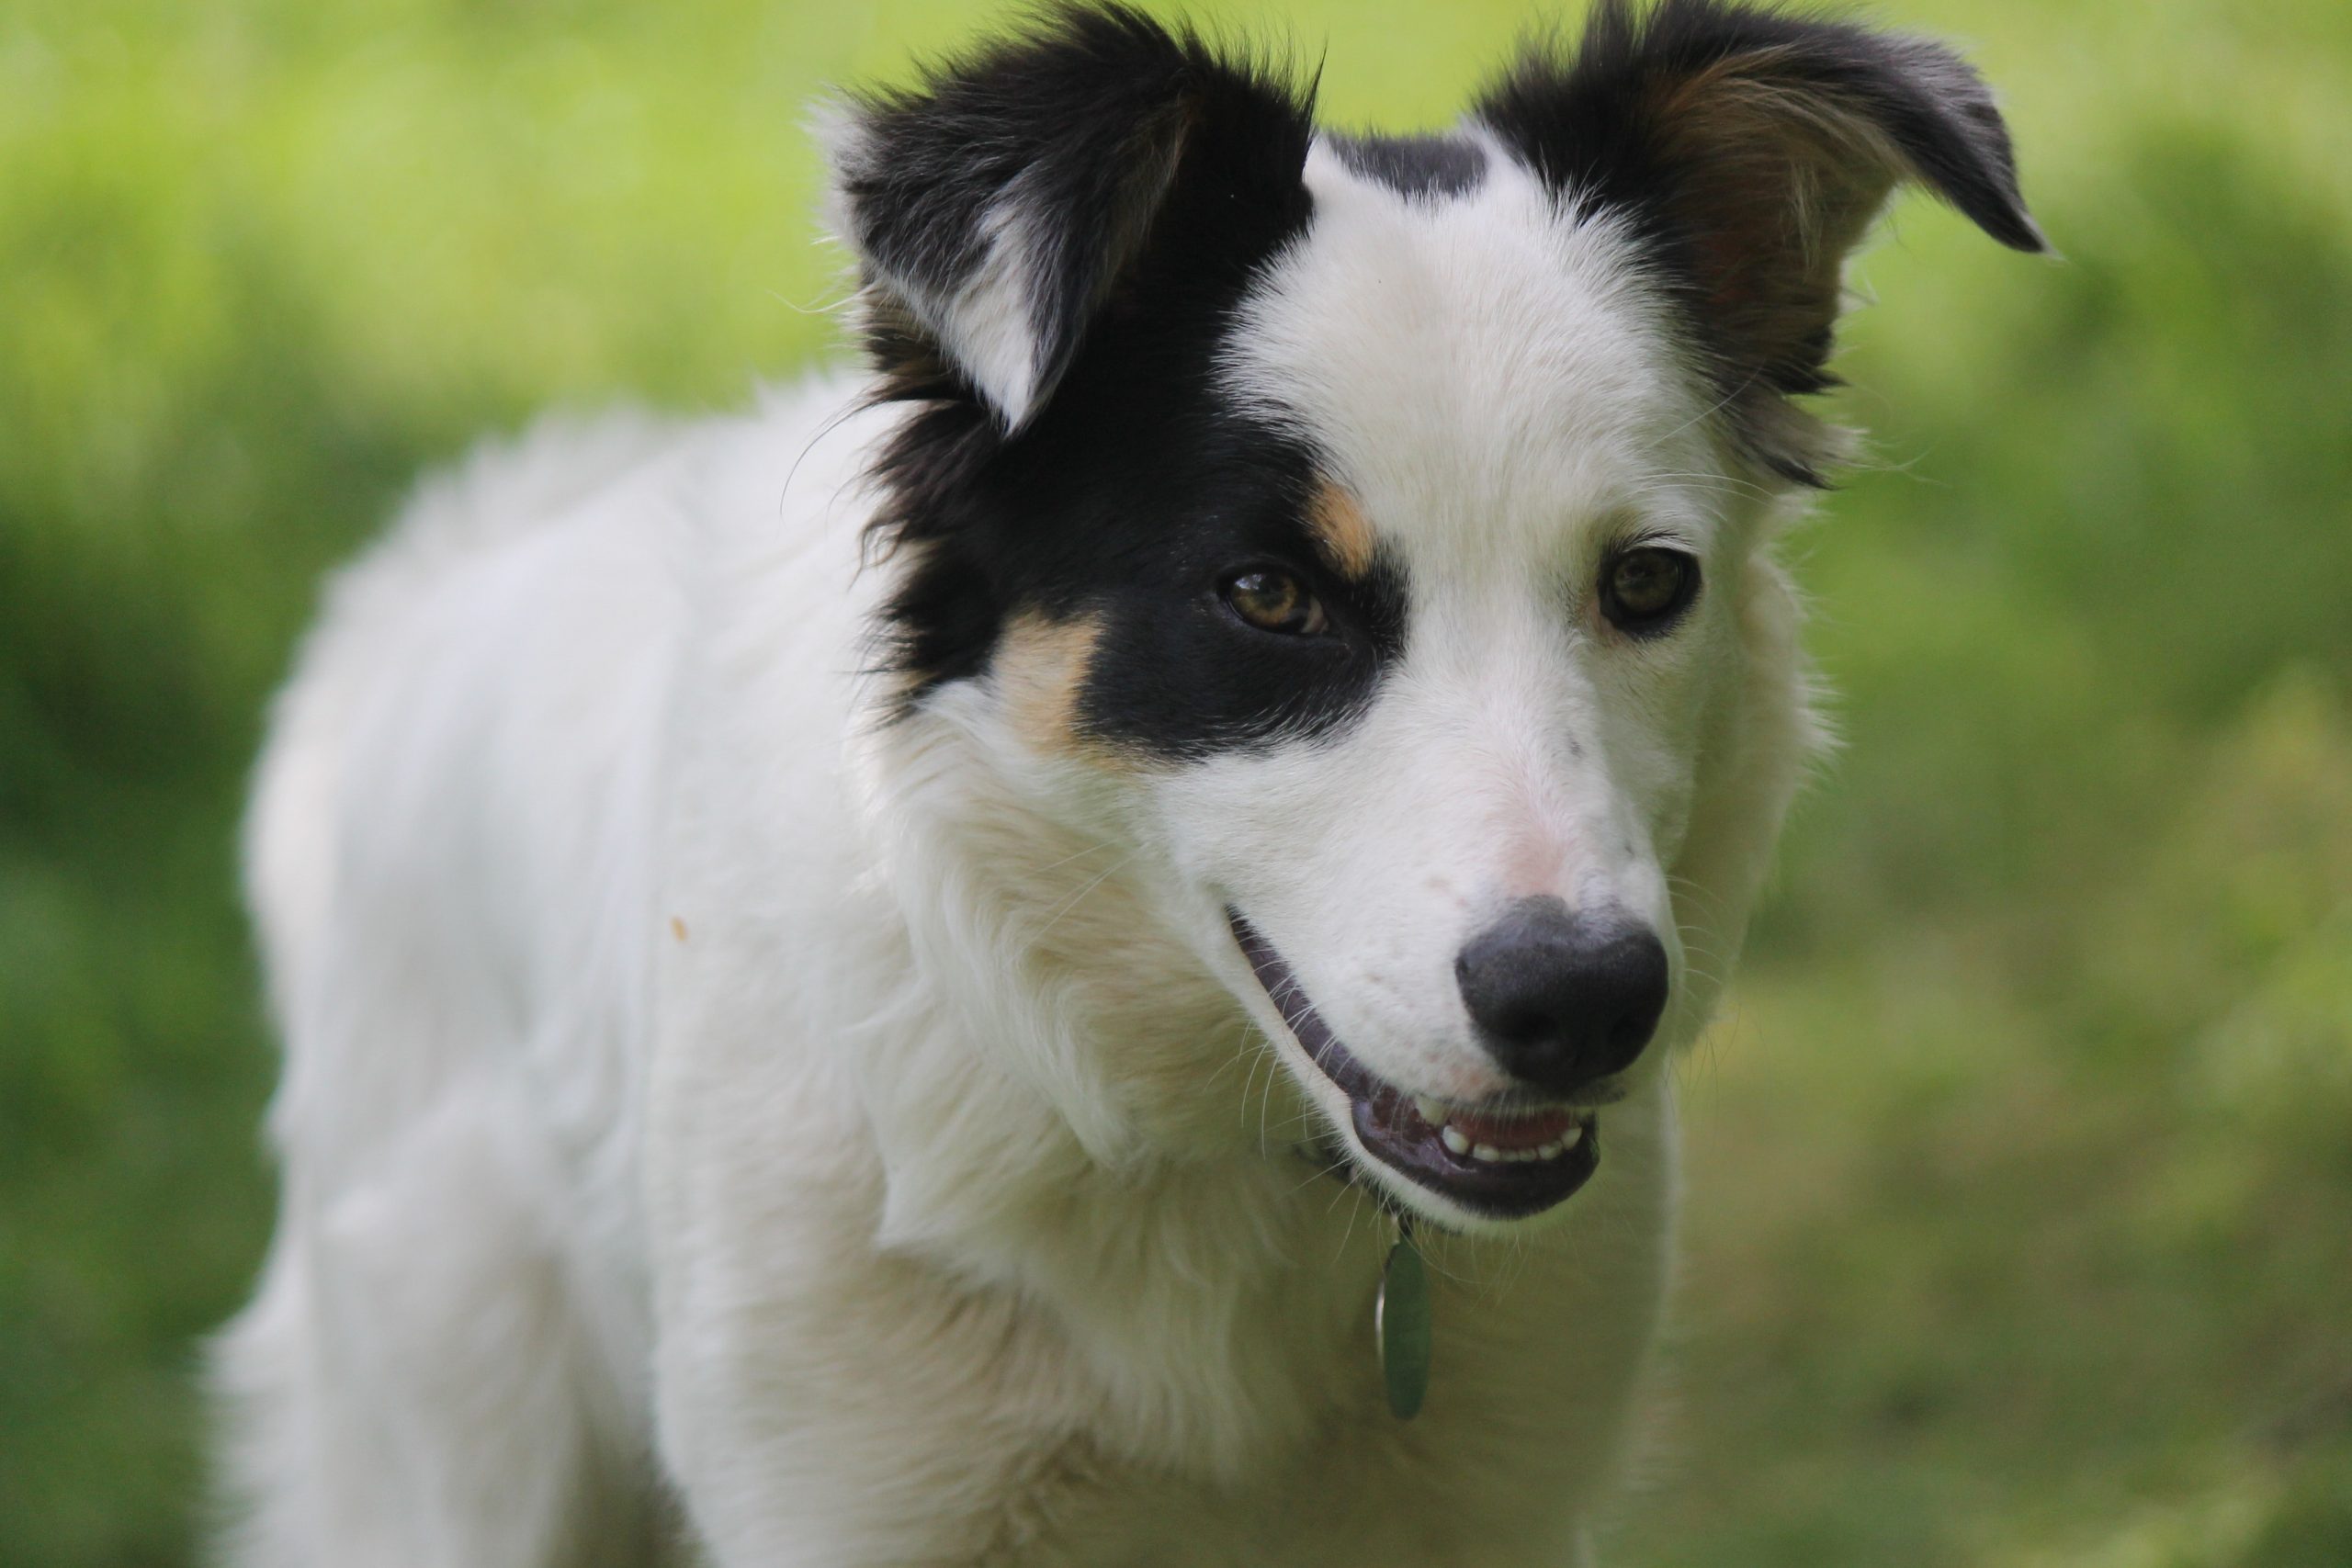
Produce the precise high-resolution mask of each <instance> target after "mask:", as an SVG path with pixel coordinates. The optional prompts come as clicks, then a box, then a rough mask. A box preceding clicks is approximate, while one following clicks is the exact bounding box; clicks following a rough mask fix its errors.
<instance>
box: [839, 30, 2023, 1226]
mask: <svg viewBox="0 0 2352 1568" xmlns="http://www.w3.org/2000/svg"><path fill="white" fill-rule="evenodd" d="M835 152H836V157H837V162H838V164H839V169H840V187H841V205H842V228H843V231H844V233H845V235H846V236H847V238H848V239H849V240H850V242H851V243H852V244H853V245H854V248H855V249H856V251H857V253H858V254H859V256H860V258H861V261H862V263H863V264H864V266H865V274H866V281H867V283H868V285H869V288H868V298H869V300H870V306H871V310H870V314H869V325H868V333H869V342H870V344H871V346H872V347H873V349H874V351H875V353H876V357H877V359H878V361H879V363H880V365H881V367H882V369H883V371H884V374H885V377H886V382H885V385H886V387H887V388H888V390H889V393H890V395H892V396H895V397H899V398H902V399H905V400H910V401H914V402H917V403H919V404H920V405H921V406H920V407H919V408H918V409H916V410H915V411H914V412H911V413H910V416H909V418H908V420H907V422H906V423H905V424H904V425H903V426H902V427H901V430H900V433H899V436H898V438H897V442H896V445H895V446H893V447H892V449H891V450H890V451H889V452H888V454H887V455H886V456H885V457H884V458H883V460H882V462H881V466H880V477H881V478H882V479H883V480H884V482H885V483H886V484H887V485H888V487H889V502H888V508H887V509H886V513H885V517H884V523H883V526H884V528H885V529H886V531H887V532H888V536H889V542H890V543H892V544H894V545H895V546H897V547H899V549H900V550H901V551H902V552H903V556H904V559H903V563H902V569H901V570H903V573H904V575H903V576H902V578H901V580H900V585H899V591H898V592H897V593H896V596H895V597H894V599H893V601H892V604H891V607H890V611H889V624H888V626H887V627H886V633H887V635H888V637H890V638H891V639H892V646H893V650H894V658H895V662H896V664H897V667H898V670H899V673H900V675H901V677H902V680H903V685H902V688H901V696H900V701H901V709H902V712H903V713H905V714H910V715H912V714H919V713H921V712H922V711H924V710H926V709H927V708H932V707H937V706H946V705H956V706H958V707H959V709H960V711H961V712H962V714H963V715H964V717H965V721H966V722H967V723H977V724H979V725H982V726H984V727H987V728H989V729H990V730H991V731H992V732H993V733H994V734H995V735H996V736H997V737H998V738H999V739H1001V740H1002V741H1004V742H1005V743H1006V744H1007V745H1009V746H1010V747H1011V748H1012V750H1014V751H1016V752H1018V753H1019V754H1020V755H1021V756H1023V757H1024V758H1026V759H1030V760H1032V761H1035V764H1036V766H1035V768H1024V769H1023V770H1022V773H1023V777H1024V778H1026V779H1028V780H1029V781H1030V783H1029V784H1028V785H1026V786H1024V787H1026V789H1027V792H1028V803H1029V804H1030V805H1031V806H1033V807H1035V809H1037V810H1039V811H1041V812H1044V813H1046V814H1048V815H1055V816H1058V817H1060V818H1064V819H1069V820H1072V821H1076V820H1077V819H1080V818H1083V819H1084V820H1085V824H1086V828H1085V830H1087V831H1091V832H1093V833H1095V834H1096V835H1098V836H1101V835H1110V836H1114V837H1115V838H1116V839H1118V840H1120V841H1122V842H1123V843H1125V844H1126V845H1128V846H1130V848H1131V852H1132V853H1133V854H1134V855H1136V856H1137V857H1141V858H1142V859H1144V860H1145V861H1147V862H1148V863H1149V864H1150V865H1151V866H1152V867H1153V869H1154V872H1155V876H1154V878H1153V883H1154V886H1155V889H1156V894H1157V897H1156V899H1155V901H1154V913H1155V918H1156V919H1159V920H1160V921H1162V922H1163V923H1165V924H1166V925H1167V926H1168V927H1169V928H1170V930H1171V931H1175V932H1176V933H1178V934H1179V936H1180V937H1181V938H1182V941H1183V942H1186V943H1187V944H1188V945H1189V946H1190V947H1191V949H1192V951H1193V953H1194V954H1195V955H1196V956H1197V958H1198V959H1199V961H1200V964H1202V965H1203V966H1204V967H1205V968H1206V969H1207V970H1208V971H1209V972H1210V973H1213V974H1215V975H1216V976H1219V977H1220V978H1221V979H1222V980H1223V982H1224V983H1225V985H1226V986H1227V987H1228V988H1229V989H1230V991H1231V992H1232V994H1233V995H1234V996H1235V997H1236V998H1238V999H1239V1000H1240V1001H1241V1002H1242V1004H1243V1005H1244V1006H1245V1007H1247V1008H1248V1009H1249V1010H1250V1012H1251V1013H1252V1014H1253V1016H1254V1017H1256V1018H1257V1020H1258V1021H1260V1022H1261V1025H1262V1026H1263V1027H1264V1029H1265V1030H1266V1032H1267V1033H1268V1035H1269V1036H1270V1037H1271V1038H1272V1040H1273V1041H1274V1042H1275V1045H1276V1049H1277V1051H1278V1052H1279V1053H1280V1054H1281V1055H1282V1056H1283V1060H1284V1062H1285V1063H1286V1065H1287V1066H1288V1067H1289V1068H1290V1070H1291V1074H1292V1077H1293V1078H1294V1080H1295V1083H1296V1084H1297V1086H1298V1087H1299V1089H1301V1091H1302V1092H1303V1094H1304V1096H1305V1098H1306V1100H1307V1101H1308V1102H1309V1103H1311V1104H1312V1105H1313V1106H1314V1107H1316V1109H1317V1111H1318V1112H1319V1116H1320V1134H1319V1136H1318V1137H1317V1140H1316V1141H1317V1142H1318V1143H1319V1144H1321V1145H1323V1146H1324V1147H1326V1148H1329V1149H1333V1150H1337V1151H1340V1152H1341V1153H1344V1154H1345V1155H1347V1156H1350V1157H1351V1158H1352V1159H1353V1160H1354V1161H1355V1162H1356V1164H1357V1166H1358V1168H1359V1169H1360V1170H1361V1171H1362V1172H1363V1175H1364V1176H1365V1177H1366V1178H1367V1179H1371V1180H1373V1181H1375V1182H1377V1183H1379V1184H1380V1185H1381V1186H1382V1187H1383V1188H1384V1189H1385V1190H1387V1191H1388V1192H1389V1193H1390V1194H1391V1195H1392V1196H1393V1198H1394V1199H1395V1200H1396V1201H1399V1202H1401V1203H1403V1204H1405V1205H1408V1206H1409V1207H1411V1208H1413V1209H1414V1210H1416V1211H1418V1212H1419V1213H1423V1214H1425V1215H1426V1216H1428V1217H1430V1218H1431V1219H1433V1220H1435V1221H1437V1222H1439V1223H1442V1224H1452V1225H1455V1226H1469V1227H1492V1226H1497V1225H1503V1224H1514V1223H1518V1222H1521V1221H1524V1220H1527V1219H1531V1218H1532V1217H1534V1216H1536V1215H1539V1214H1542V1213H1545V1212H1547V1211H1550V1210H1552V1209H1554V1208H1555V1206H1556V1205H1558V1204H1559V1203H1560V1202H1561V1201H1563V1200H1564V1199H1566V1197H1568V1196H1569V1195H1570V1194H1571V1193H1573V1192H1574V1191H1575V1190H1577V1187H1579V1186H1580V1185H1582V1183H1583V1182H1584V1181H1585V1180H1586V1179H1588V1178H1589V1177H1590V1175H1591V1174H1592V1172H1593V1170H1594V1168H1595V1167H1596V1163H1597V1161H1598V1160H1599V1158H1600V1148H1601V1144H1602V1140H1603V1133H1602V1122H1604V1121H1605V1116H1606V1110H1605V1108H1606V1107H1607V1106H1608V1105H1610V1104H1611V1103H1612V1102H1613V1101H1615V1100H1620V1099H1622V1098H1623V1097H1624V1096H1626V1095H1628V1094H1633V1093H1638V1092H1640V1091H1641V1090H1642V1089H1644V1088H1645V1086H1646V1085H1647V1084H1649V1083H1650V1082H1651V1081H1652V1080H1653V1079H1654V1077H1655V1076H1656V1074H1657V1070H1658V1064H1659V1062H1660V1061H1661V1059H1662V1058H1663V1057H1664V1056H1665V1055H1667V1052H1668V1047H1669V1046H1670V1045H1671V1044H1672V1043H1675V1042H1676V1041H1679V1040H1680V1039H1684V1038H1687V1037H1688V1036H1689V1034H1690V1033H1691V1032H1694V1031H1695V1029H1696V1028H1697V1027H1698V1025H1699V1023H1700V1022H1701V1021H1702V1016H1703V1012H1704V1007H1705V1003H1706V1001H1707V999H1708V998H1709V996H1710V995H1711V984H1702V983H1700V981H1701V980H1702V979H1704V978H1705V977H1706V976H1707V973H1708V972H1709V971H1713V970H1718V969H1719V968H1720V965H1721V964H1723V963H1724V962H1726V961H1727V959H1728V953H1727V952H1726V951H1724V949H1725V948H1727V947H1728V946H1729V945H1730V944H1731V943H1733V942H1736V938H1737V922H1738V920H1739V919H1740V918H1742V916H1743V915H1744V909H1745V905H1746V903H1747V897H1749V895H1750V894H1751V893H1752V890H1753V881H1754V877H1755V874H1756V868H1757V866H1758V864H1759V863H1760V857H1761V852H1762V849H1763V846H1764V843H1765V842H1766V841H1768V840H1769V839H1770V834H1771V831H1772V829H1773V828H1774V827H1775V826H1776V824H1777V819H1778V817H1779V814H1780V810H1781V806H1782V804H1784V802H1785V799H1786V795H1787V790H1788V786H1789V784H1790V782H1791V780H1792V776H1793V771H1794V768H1795V766H1796V763H1797V761H1798V757H1799V754H1800V753H1801V751H1802V749H1803V747H1802V736H1801V735H1799V734H1797V733H1795V731H1796V729H1797V728H1800V727H1801V724H1802V701H1801V698H1800V696H1799V695H1798V694H1797V687H1798V679H1799V678H1798V673H1797V669H1796V666H1795V663H1794V658H1793V653H1792V649H1790V647H1789V646H1788V642H1787V637H1786V632H1787V622H1788V618H1789V617H1788V613H1787V605H1786V601H1785V591H1784V590H1783V588H1782V586H1781V581H1780V579H1779V577H1778V575H1777V573H1776V572H1775V571H1774V570H1772V568H1771V567H1770V562H1769V560H1768V559H1766V558H1764V557H1763V556H1762V555H1761V554H1760V553H1759V552H1760V547H1761V544H1762V541H1763V536H1764V535H1765V533H1766V528H1767V524H1768V522H1769V519H1770V515H1771V513H1772V512H1773V510H1774V502H1775V501H1776V499H1777V498H1778V497H1779V496H1780V495H1781V494H1782V493H1783V492H1786V491H1790V490H1792V489H1793V488H1794V487H1796V486H1798V485H1801V484H1802V483H1804V482H1805V481H1807V480H1809V479H1812V478H1813V476H1814V475H1815V473H1816V472H1817V471H1818V468H1819V467H1820V466H1821V465H1822V464H1823V463H1824V462H1825V461H1826V459H1827V457H1828V456H1829V454H1828V451H1827V443H1828V436H1827V433H1826V432H1825V431H1823V430H1822V429H1821V427H1819V426H1817V425H1815V424H1814V423H1812V422H1811V421H1810V420H1809V419H1807V418H1806V417H1805V416H1804V414H1803V413H1801V412H1798V411H1797V410H1796V409H1795V408H1794V407H1793V405H1792V403H1791V402H1790V398H1791V396H1792V395H1793V394H1798V393H1803V392H1805V391H1810V390H1815V389H1818V388H1819V387H1820V386H1822V385H1823V384H1825V380H1826V377H1825V374H1824V369H1823V367H1824V364H1825V362H1826V356H1827V354H1828V350H1829V344H1830V335H1831V329H1832V326H1833V324H1834V320H1835V314H1836V309H1837V294H1838V274H1839V267H1840V265H1841V263H1842V260H1843V257H1844V254H1845V253H1846V251H1847V250H1848V249H1849V247H1850V246H1851V245H1852V244H1853V243H1854V242H1855V241H1856V240H1857V239H1858V238H1859V236H1860V233H1861V232H1862V231H1863V229H1864V227H1865V226H1866V225H1867V223H1868V221H1869V220H1870V219H1871V216H1872V215H1873V214H1874V213H1875V212H1876V211H1877V209H1879V207H1880V206H1881V205H1883V201H1884V200H1885V198H1886V196H1887V194H1888V192H1889V191H1890V189H1891V188H1892V187H1893V186H1894V184H1895V183H1896V182H1897V181H1898V180H1899V179H1901V178H1903V177H1905V176H1916V177H1918V178H1920V179H1922V180H1924V181H1926V182H1928V183H1929V184H1930V185H1932V186H1934V188H1936V189H1937V190H1938V191H1939V193H1941V194H1942V195H1944V196H1945V197H1948V198H1949V199H1951V200H1952V201H1953V202H1954V203H1955V204H1956V205H1959V206H1960V207H1961V208H1962V209H1963V210H1965V211H1967V212H1968V213H1969V214H1970V215H1971V216H1972V217H1974V218H1975V219H1976V220H1978V221H1979V222H1980V223H1981V224H1982V225H1983V226H1985V228H1986V229H1987V230H1988V231H1991V232H1992V233H1994V234H1995V235H1996V237H1997V238H2000V239H2002V240H2004V241H2005V242H2007V243H2012V244H2015V245H2018V246H2019V247H2020V248H2032V247H2034V246H2036V245H2038V243H2039V241H2038V237H2037V236H2036V235H2035V233H2034V231H2033V230H2032V227H2031V224H2030V221H2029V220H2027V219H2026V217H2025V215H2024V212H2023V210H2022V208H2021V207H2020V206H2019V204H2018V198H2017V195H2016V188H2015V183H2014V176H2013V175H2012V173H2011V168H2010V163H2009V155H2008V150H2007V140H2006V137H2005V135H2004V133H2003V131H2002V129H2001V126H2000V122H1999V120H1998V118H1997V117H1996V115H1995V114H1994V113H1993V111H1992V109H1991V108H1990V107H1989V104H1988V102H1987V100H1986V99H1985V95H1984V92H1983V89H1982V86H1981V85H1979V84H1978V83H1977V82H1976V80H1975V78H1974V77H1973V75H1972V74H1971V73H1969V72H1968V71H1967V69H1966V68H1965V67H1964V66H1962V65H1961V64H1960V63H1959V62H1957V61H1955V60H1953V59H1952V58H1951V56H1949V55H1947V54H1945V53H1943V52H1942V51H1939V50H1936V49H1934V48H1932V47H1930V46H1927V45H1923V44H1919V43H1917V42H1915V41H1912V40H1905V39H1883V38H1877V37H1873V36H1871V35H1866V34H1862V33H1860V32H1856V31H1852V30H1849V29H1846V28H1836V27H1830V26H1826V25H1823V24H1817V23H1797V22H1792V21H1787V20H1784V19H1780V18H1775V17H1769V16H1763V15H1759V14H1755V13H1749V12H1745V11H1740V10H1736V9H1733V8H1729V7H1724V6H1716V5H1712V4H1699V3H1696V0H1673V3H1670V4H1668V5H1667V6H1664V7H1662V8H1661V9H1659V10H1657V12H1655V13H1653V14H1652V15H1651V16H1650V17H1648V18H1646V19H1645V21H1643V22H1640V23H1636V22H1635V21H1634V20H1633V19H1632V18H1631V17H1629V16H1628V15H1626V14H1625V13H1624V12H1623V11H1622V10H1621V9H1619V8H1617V7H1614V6H1604V7H1602V9H1601V10H1600V13H1598V15H1597V17H1596V20H1595V21H1594V23H1593V25H1592V28H1591V29H1590V31H1589V34H1588V36H1587V39H1586V40H1585V44H1584V47H1583V50H1582V51H1581V52H1580V54H1579V55H1578V57H1577V59H1576V60H1575V61H1573V62H1562V61H1557V60H1553V59H1549V58H1537V59H1532V60H1530V61H1529V62H1526V63H1524V64H1522V65H1521V67H1520V68H1519V69H1518V70H1517V71H1516V72H1515V73H1513V74H1512V75H1511V76H1510V78H1509V79H1507V80H1506V81H1505V82H1504V83H1503V84H1502V85H1500V86H1499V87H1498V88H1497V89H1496V90H1495V91H1494V92H1492V93H1491V94H1489V95H1488V96H1487V97H1486V98H1485V99H1484V100H1482V102H1481V103H1480V105H1479V106H1478V107H1477V108H1476V110H1475V111H1474V112H1473V115H1472V116H1471V118H1469V119H1468V120H1466V121H1465V122H1464V125H1463V126H1462V127H1461V128H1460V129H1458V130H1455V131H1453V132H1450V133H1447V134H1445V135H1442V136H1437V137H1429V138H1419V139H1412V140H1395V139H1380V138H1355V137H1337V136H1331V135H1329V134H1324V133H1319V132H1317V130H1315V129H1314V128H1313V126H1312V124H1311V121H1310V119H1309V116H1308V111H1307V107H1306V105H1305V104H1304V103H1303V102H1301V101H1300V99H1299V98H1298V97H1297V96H1295V94H1294V93H1292V92H1291V91H1290V90H1288V89H1286V88H1285V87H1283V86H1282V85H1280V84H1278V83H1275V82H1273V81H1272V80H1270V79H1268V78H1266V77H1265V76H1263V75H1262V74H1259V73H1253V72H1251V71H1249V70H1245V69H1241V68H1237V67H1235V66H1232V65H1230V64H1227V63H1224V62H1219V61H1217V60H1216V59H1215V58H1214V57H1212V56H1211V55H1210V54H1208V53H1207V52H1206V51H1204V49H1203V48H1202V47H1201V46H1200V45H1199V44H1198V43H1196V42H1194V41H1193V40H1190V39H1171V38H1170V36H1169V35H1167V34H1166V33H1164V32H1162V31H1161V30H1160V29H1159V28H1157V27H1156V26H1155V25H1154V24H1151V23H1149V22H1148V21H1146V20H1144V19H1142V18H1140V17H1136V16H1134V15H1131V14H1128V13H1125V12H1120V11H1084V12H1072V13H1069V14H1066V15H1064V16H1062V17H1058V18H1057V20H1055V21H1054V22H1052V23H1051V24H1049V25H1048V26H1047V27H1046V28H1045V29H1044V30H1043V31H1042V32H1040V33H1038V34H1037V35H1035V36H1034V37H1031V38H1029V39H1023V40H1022V41H1020V42H1017V43H1014V44H1011V45H1007V46H1003V47H1001V48H1000V49H998V50H996V51H993V52H990V53H989V54H986V55H984V56H982V57H980V58H978V59H977V60H975V61H973V62H969V63H967V64H965V65H962V66H958V67H955V68H951V69H949V70H945V71H943V72H941V73H938V74H936V75H935V76H934V77H933V79H932V80H931V81H930V82H929V83H928V84H927V85H925V87H924V88H923V89H922V90H921V91H919V92H916V93H912V94H909V95H904V96H895V97H888V98H879V99H869V100H865V101H863V102H862V103H861V105H860V106H859V108H858V112H857V113H855V114H854V116H852V117H850V118H847V119H845V120H844V122H843V123H842V127H841V128H840V130H839V132H838V134H837V136H836V141H835ZM1694 930H1695V931H1699V932H1701V933H1702V935H1703V936H1704V938H1705V940H1704V941H1694V942H1689V943H1686V941H1685V936H1686V933H1687V932H1690V931H1694ZM1226 1092H1227V1094H1228V1095H1229V1094H1230V1093H1231V1086H1230V1083H1229V1080H1228V1084H1227V1089H1226Z"/></svg>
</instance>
